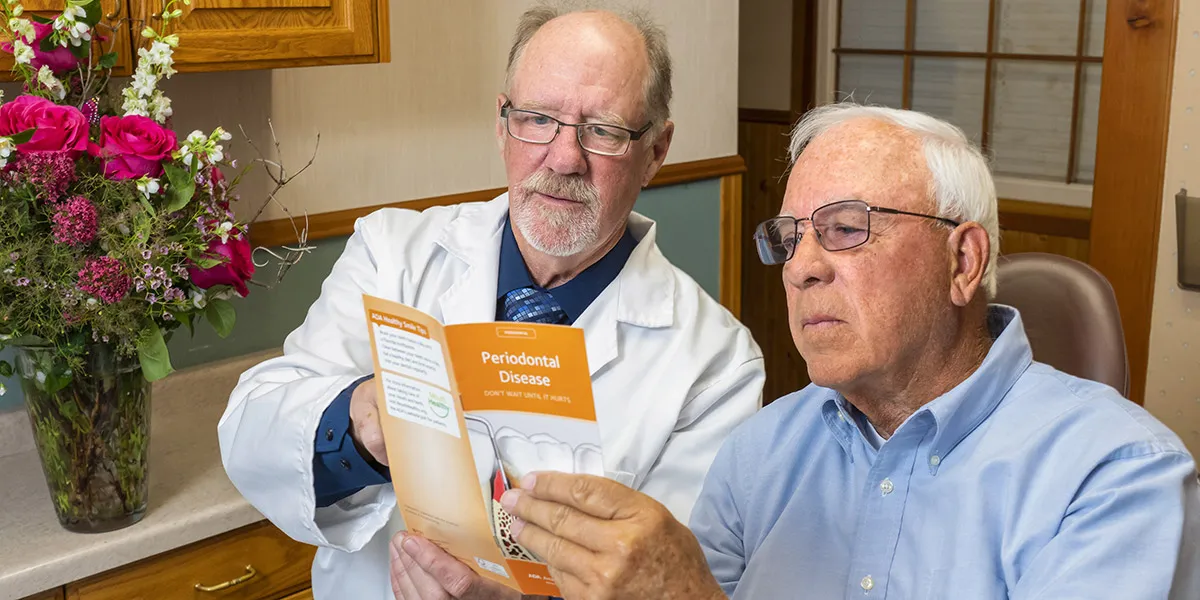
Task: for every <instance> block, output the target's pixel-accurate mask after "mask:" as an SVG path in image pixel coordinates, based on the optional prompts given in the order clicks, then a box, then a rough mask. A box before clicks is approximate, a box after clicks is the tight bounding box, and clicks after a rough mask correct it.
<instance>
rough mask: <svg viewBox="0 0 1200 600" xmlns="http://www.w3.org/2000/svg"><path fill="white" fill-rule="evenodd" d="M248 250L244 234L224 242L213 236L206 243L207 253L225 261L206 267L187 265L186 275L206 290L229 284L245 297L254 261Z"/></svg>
mask: <svg viewBox="0 0 1200 600" xmlns="http://www.w3.org/2000/svg"><path fill="white" fill-rule="evenodd" d="M235 233H236V232H235ZM250 252H251V248H250V240H248V239H246V236H244V235H243V236H242V237H241V238H236V239H235V238H233V237H230V238H229V241H226V242H222V241H221V238H213V241H211V242H209V244H208V253H209V254H210V255H215V256H216V257H219V258H223V259H225V262H223V263H221V264H219V265H217V266H215V267H210V268H208V269H200V268H198V267H195V266H192V267H189V268H188V276H189V277H190V278H191V280H192V283H194V284H196V287H198V288H201V289H205V290H206V289H208V288H211V287H213V286H217V285H231V286H233V287H234V288H235V289H237V292H238V294H239V295H241V296H242V297H243V298H245V297H246V295H247V294H249V293H250V288H248V287H246V282H247V281H250V278H251V277H254V261H253V260H251V258H250Z"/></svg>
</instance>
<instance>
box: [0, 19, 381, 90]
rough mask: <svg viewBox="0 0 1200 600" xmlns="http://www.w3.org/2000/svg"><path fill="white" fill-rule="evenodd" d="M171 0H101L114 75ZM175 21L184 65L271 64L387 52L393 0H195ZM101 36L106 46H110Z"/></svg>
mask: <svg viewBox="0 0 1200 600" xmlns="http://www.w3.org/2000/svg"><path fill="white" fill-rule="evenodd" d="M23 4H24V6H25V9H26V10H27V11H33V12H36V13H40V14H43V15H47V16H53V15H54V14H57V13H58V12H61V11H62V9H63V7H64V6H65V4H66V2H65V0H25V1H24V3H23ZM165 4H166V0H101V5H102V7H103V9H104V15H105V21H104V22H105V23H109V24H111V25H113V26H116V27H117V29H116V31H110V32H108V35H109V36H110V37H111V38H112V41H111V44H113V47H112V50H115V51H117V52H118V53H119V57H120V62H119V63H118V66H117V68H116V70H115V71H114V75H129V74H131V73H132V72H133V70H132V69H133V56H134V54H135V51H131V48H139V47H142V46H145V45H146V40H145V39H144V38H142V36H141V27H142V26H141V24H142V23H147V24H149V25H151V26H152V27H155V28H156V29H158V28H159V27H160V26H161V19H160V17H159V15H160V14H162V11H163V7H164V6H165ZM172 8H173V9H179V10H181V11H183V15H182V16H181V17H180V18H179V19H176V20H175V21H173V23H172V26H173V29H172V31H173V32H174V33H176V34H178V35H179V48H178V49H176V51H175V53H174V57H175V69H176V70H178V71H180V72H200V71H235V70H246V69H274V68H284V67H306V66H318V65H338V64H355V63H378V62H388V61H389V60H390V52H389V49H390V47H391V44H390V41H389V36H388V0H191V5H190V6H186V5H184V4H183V3H182V2H177V3H175V5H174V6H173V7H172ZM108 46H109V44H104V50H103V51H101V53H102V52H107V51H109V48H108ZM12 64H13V60H12V55H11V54H8V53H5V52H0V80H2V81H11V80H12V78H13V76H12V74H11V73H10V71H11V69H12Z"/></svg>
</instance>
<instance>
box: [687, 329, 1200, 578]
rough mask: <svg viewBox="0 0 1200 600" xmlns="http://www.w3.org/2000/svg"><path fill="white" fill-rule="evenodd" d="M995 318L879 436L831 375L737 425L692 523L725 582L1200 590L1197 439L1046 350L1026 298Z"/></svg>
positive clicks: (711, 561)
mask: <svg viewBox="0 0 1200 600" xmlns="http://www.w3.org/2000/svg"><path fill="white" fill-rule="evenodd" d="M989 327H990V329H991V332H992V335H993V337H994V338H995V343H994V344H993V346H992V348H991V350H990V352H989V353H988V355H987V358H986V359H985V360H984V362H983V364H982V365H981V366H980V368H979V369H978V370H977V371H976V372H975V373H973V374H972V375H971V376H970V377H969V378H967V380H966V381H964V382H963V383H961V384H959V385H958V386H957V387H955V388H954V389H953V390H951V391H950V392H948V393H947V394H945V395H943V396H941V397H939V398H937V399H935V400H934V401H932V402H930V403H928V404H926V405H925V406H924V407H922V408H921V409H920V410H918V411H917V412H916V413H914V414H913V415H912V416H910V417H909V418H908V419H907V420H906V421H905V422H904V423H903V424H902V425H901V426H900V427H899V428H897V430H896V432H895V433H894V434H893V435H892V436H891V437H890V438H889V439H888V440H887V441H886V442H884V443H883V444H882V445H880V447H879V449H878V450H876V449H875V447H874V446H872V444H870V443H869V442H868V438H867V437H866V436H865V435H864V432H863V429H861V428H860V426H859V424H858V423H859V418H860V414H861V413H858V412H857V411H856V410H855V409H854V408H853V407H852V406H851V405H849V404H848V403H847V402H846V401H845V400H844V399H843V398H842V397H841V396H840V395H838V394H837V393H836V392H834V391H833V390H830V389H826V388H820V387H817V386H809V387H807V388H805V389H804V390H801V391H800V392H797V393H794V394H791V395H789V396H787V397H785V398H782V399H780V400H778V401H776V402H774V403H772V404H771V405H770V406H768V407H767V408H765V409H763V410H762V411H761V412H760V413H759V414H757V415H756V416H754V417H753V418H752V419H750V420H749V421H747V422H746V423H745V424H743V425H742V426H741V427H740V428H738V429H737V430H736V431H735V432H734V434H733V435H732V436H731V437H730V439H729V440H728V441H727V442H726V444H725V445H724V447H723V448H722V449H721V451H720V453H719V454H718V456H717V459H716V462H715V463H714V464H713V466H712V469H711V470H710V471H709V474H708V478H707V480H706V482H705V485H704V489H703V491H702V492H701V494H700V498H699V500H698V501H697V504H696V507H695V509H694V510H693V512H692V522H691V527H692V530H693V531H694V532H695V534H696V536H697V537H698V538H699V540H700V544H701V546H702V547H703V549H704V552H705V554H706V556H707V558H708V561H709V564H710V566H711V567H712V571H713V573H714V575H716V577H717V580H718V581H719V582H720V583H721V585H722V586H723V588H724V589H725V592H726V593H728V594H730V595H731V596H733V597H734V598H752V599H755V600H759V599H771V600H773V599H776V598H798V599H814V600H828V599H833V598H845V599H851V598H853V599H858V600H861V599H867V600H870V599H880V600H882V599H884V598H887V599H889V600H896V599H910V598H912V599H922V600H924V599H951V598H953V599H955V600H991V599H993V598H1010V599H1020V600H1029V599H1034V598H1038V599H1043V598H1044V599H1047V600H1049V599H1054V600H1062V599H1075V598H1077V599H1080V600H1084V599H1086V600H1108V599H1112V600H1142V599H1145V600H1151V599H1153V600H1162V599H1165V598H1168V597H1170V598H1178V599H1179V600H1185V599H1186V600H1197V599H1200V492H1198V489H1197V488H1198V486H1197V476H1196V472H1195V464H1194V462H1193V460H1192V457H1191V455H1190V454H1189V453H1188V451H1187V450H1186V448H1185V447H1184V445H1183V443H1182V442H1181V441H1180V440H1179V438H1178V437H1177V436H1176V435H1175V434H1173V433H1172V432H1171V431H1170V430H1169V429H1167V428H1166V427H1165V426H1163V425H1162V424H1161V423H1159V422H1158V421H1157V420H1155V419H1154V418H1153V417H1152V416H1150V414H1149V413H1147V412H1146V411H1145V410H1143V409H1142V408H1141V407H1139V406H1137V405H1135V404H1133V403H1131V402H1129V401H1127V400H1125V399H1123V398H1121V397H1120V395H1119V394H1118V393H1117V392H1116V391H1115V390H1113V389H1112V388H1109V387H1107V386H1103V385H1101V384H1098V383H1094V382H1090V381H1086V380H1082V379H1078V378H1075V377H1071V376H1069V375H1066V374H1064V373H1061V372H1059V371H1056V370H1054V369H1053V368H1051V367H1049V366H1047V365H1044V364H1041V363H1036V362H1033V356H1032V352H1031V350H1030V348H1029V341H1028V339H1027V338H1026V337H1025V330H1024V327H1023V326H1022V324H1021V319H1020V316H1019V315H1018V314H1017V312H1016V311H1015V310H1013V309H1011V308H1008V307H1002V306H993V307H991V309H990V314H989ZM862 422H863V423H865V419H863V420H862ZM1172 586H1174V588H1172Z"/></svg>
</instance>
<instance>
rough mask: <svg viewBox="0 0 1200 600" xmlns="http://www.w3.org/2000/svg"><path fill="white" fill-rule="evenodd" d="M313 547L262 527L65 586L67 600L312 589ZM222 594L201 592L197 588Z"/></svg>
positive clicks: (195, 598)
mask: <svg viewBox="0 0 1200 600" xmlns="http://www.w3.org/2000/svg"><path fill="white" fill-rule="evenodd" d="M314 554H316V548H314V547H312V546H309V545H306V544H300V543H297V542H295V541H293V540H292V539H291V538H289V537H287V536H286V535H284V534H283V533H282V532H281V531H279V530H278V529H276V528H275V527H274V526H273V525H271V524H269V523H266V522H263V523H257V524H254V525H250V526H247V527H243V528H242V529H238V530H235V531H231V532H229V533H227V534H224V535H220V536H217V537H214V538H209V539H207V540H203V541H200V542H196V543H195V544H192V545H190V546H185V547H183V548H180V549H178V550H174V551H172V552H168V553H165V554H160V555H158V556H154V557H151V558H148V559H146V560H143V561H140V562H138V563H135V564H132V565H129V566H126V567H121V568H119V569H114V570H112V571H109V572H107V573H101V574H100V575H96V576H95V577H91V578H89V579H85V580H83V581H79V582H76V583H72V584H69V585H68V586H67V598H68V599H70V600H211V599H221V600H233V599H237V600H265V599H275V598H282V597H285V596H287V595H288V594H291V593H295V592H299V591H301V590H303V589H305V588H308V587H310V585H311V584H310V582H309V575H310V573H311V570H312V561H313V555H314ZM235 580H240V581H239V582H238V583H235V584H233V585H230V586H228V587H226V588H224V589H220V590H214V591H201V590H199V589H197V588H196V585H197V584H201V585H204V586H216V585H218V584H221V583H223V582H231V581H235Z"/></svg>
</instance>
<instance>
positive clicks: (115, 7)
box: [0, 0, 133, 100]
mask: <svg viewBox="0 0 1200 600" xmlns="http://www.w3.org/2000/svg"><path fill="white" fill-rule="evenodd" d="M21 5H22V6H24V7H25V11H26V12H33V13H36V14H38V15H40V16H43V17H56V16H58V15H59V13H61V12H62V11H63V9H64V8H66V6H67V3H66V2H65V0H24V2H22V3H21ZM100 6H101V8H103V10H104V19H102V20H101V25H100V26H99V27H97V29H99V33H100V34H101V35H104V36H107V37H108V38H109V40H108V41H106V42H103V43H100V42H98V43H97V44H96V46H95V48H94V49H93V50H92V51H93V53H95V55H96V58H97V59H98V58H99V57H100V55H101V54H104V53H105V52H116V53H117V55H118V58H117V64H116V66H115V67H114V68H113V75H116V76H121V75H129V74H131V73H133V57H132V56H131V54H130V51H129V40H130V36H129V28H130V24H129V9H128V7H127V6H126V0H100ZM104 24H107V25H108V27H105V26H104ZM110 28H111V29H110ZM114 29H115V30H114ZM4 41H6V42H7V41H8V40H4ZM110 47H111V48H110ZM12 67H13V57H12V54H9V53H8V52H2V51H0V81H13V80H14V79H15V76H14V75H13V73H12ZM11 99H12V98H8V100H11Z"/></svg>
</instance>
